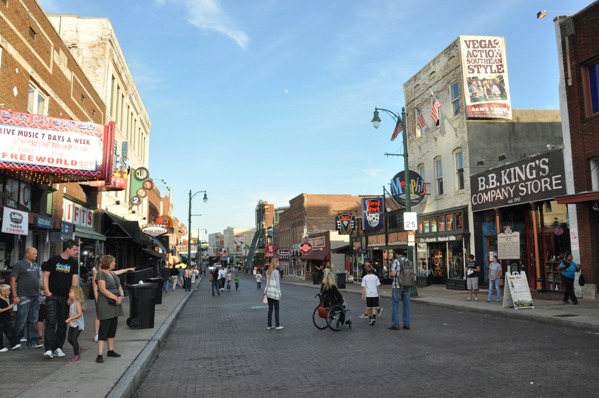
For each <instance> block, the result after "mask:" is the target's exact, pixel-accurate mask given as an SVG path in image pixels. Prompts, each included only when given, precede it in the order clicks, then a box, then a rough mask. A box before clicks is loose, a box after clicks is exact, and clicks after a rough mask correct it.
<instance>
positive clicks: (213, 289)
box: [212, 279, 220, 296]
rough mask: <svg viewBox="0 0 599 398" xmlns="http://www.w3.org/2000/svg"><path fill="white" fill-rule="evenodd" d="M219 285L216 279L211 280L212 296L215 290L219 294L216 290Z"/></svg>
mask: <svg viewBox="0 0 599 398" xmlns="http://www.w3.org/2000/svg"><path fill="white" fill-rule="evenodd" d="M219 286H220V284H219V283H218V280H216V279H215V280H213V281H212V295H213V296H214V292H215V291H216V293H218V295H219V296H220V292H219V291H218V290H219V288H220V287H219Z"/></svg>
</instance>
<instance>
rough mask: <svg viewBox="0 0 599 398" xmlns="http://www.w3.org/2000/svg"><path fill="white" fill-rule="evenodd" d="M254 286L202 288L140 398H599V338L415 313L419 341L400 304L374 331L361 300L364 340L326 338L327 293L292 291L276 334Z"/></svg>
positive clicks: (438, 312)
mask: <svg viewBox="0 0 599 398" xmlns="http://www.w3.org/2000/svg"><path fill="white" fill-rule="evenodd" d="M249 278H250V277H249V276H247V275H245V274H242V279H241V286H240V290H239V291H238V292H236V291H235V290H234V288H233V290H232V291H231V292H224V293H221V296H220V297H218V296H217V297H212V296H211V294H210V284H209V283H208V282H207V281H204V282H202V284H201V285H200V286H199V287H198V289H197V290H196V291H195V292H194V293H193V295H192V296H191V298H190V299H189V301H188V302H187V304H186V306H185V307H184V309H183V310H182V311H181V313H180V315H179V317H178V318H177V321H176V323H175V325H174V327H173V328H172V329H171V332H170V335H169V337H168V338H167V339H166V343H165V344H164V345H163V346H162V347H161V348H160V351H159V355H158V358H157V360H156V361H155V362H154V363H153V365H152V367H151V369H150V371H149V373H148V374H147V375H146V377H145V379H144V380H143V382H142V383H141V385H140V387H139V388H138V389H137V391H136V395H135V396H136V397H140V398H141V397H158V396H161V397H163V396H175V397H202V396H215V397H234V396H237V397H265V396H276V397H304V396H305V397H315V396H316V397H319V396H331V397H334V396H344V397H357V396H369V395H374V396H392V395H393V396H412V397H454V396H457V395H461V396H466V397H480V396H485V397H524V396H526V397H541V396H542V397H563V396H579V397H595V396H599V381H598V379H597V377H596V375H597V374H599V361H598V360H597V358H599V334H598V333H596V332H592V331H588V330H586V331H585V330H580V329H578V328H571V327H567V326H563V325H562V326H560V325H557V326H554V325H547V324H543V323H538V322H531V321H528V320H524V319H513V318H509V317H507V318H506V317H501V316H496V315H494V314H486V313H477V312H471V311H469V310H455V309H451V308H444V307H438V306H431V305H424V304H422V303H415V302H413V303H412V330H410V331H405V330H400V331H391V330H388V329H387V327H388V326H389V325H390V319H391V311H390V310H391V304H390V301H389V299H387V298H384V299H383V302H382V305H383V307H384V311H383V314H382V317H381V318H382V319H379V320H378V321H377V323H376V325H375V326H372V327H371V326H369V325H368V324H367V321H366V320H363V319H358V317H357V316H358V315H359V314H360V313H361V311H362V310H363V304H362V303H361V301H360V297H359V295H357V294H354V293H349V292H344V296H345V299H346V301H347V302H348V304H349V307H350V308H351V309H352V311H353V313H352V317H353V320H354V327H353V328H352V330H349V329H348V328H347V327H346V328H345V329H343V330H342V331H340V332H333V331H331V330H328V329H327V330H322V331H321V330H318V329H316V328H315V327H314V325H313V324H312V311H313V310H314V307H315V305H316V299H314V298H313V297H314V294H315V293H316V289H314V288H312V287H306V286H295V285H289V284H283V286H282V290H283V298H282V300H281V324H282V325H283V326H284V327H285V329H283V330H280V331H276V330H267V329H266V312H267V306H266V305H264V304H262V302H261V295H260V291H258V290H257V289H256V284H255V282H254V281H253V280H251V279H249ZM481 304H483V303H481ZM485 304H486V303H485Z"/></svg>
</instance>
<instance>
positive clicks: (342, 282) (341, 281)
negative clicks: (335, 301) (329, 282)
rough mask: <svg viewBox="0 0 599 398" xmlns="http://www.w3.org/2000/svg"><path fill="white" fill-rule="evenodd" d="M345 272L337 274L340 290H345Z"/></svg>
mask: <svg viewBox="0 0 599 398" xmlns="http://www.w3.org/2000/svg"><path fill="white" fill-rule="evenodd" d="M345 277H346V275H345V272H339V273H338V274H337V287H338V288H339V289H345Z"/></svg>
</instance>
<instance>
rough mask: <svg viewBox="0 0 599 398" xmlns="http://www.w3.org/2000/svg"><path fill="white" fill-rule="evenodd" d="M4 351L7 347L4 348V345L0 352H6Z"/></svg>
mask: <svg viewBox="0 0 599 398" xmlns="http://www.w3.org/2000/svg"><path fill="white" fill-rule="evenodd" d="M6 351H8V348H6V347H4V348H2V349H1V350H0V352H6Z"/></svg>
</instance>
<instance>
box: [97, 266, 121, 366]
mask: <svg viewBox="0 0 599 398" xmlns="http://www.w3.org/2000/svg"><path fill="white" fill-rule="evenodd" d="M115 266H116V259H115V258H114V257H113V256H110V255H105V256H102V258H100V271H99V272H98V274H97V276H96V284H97V285H98V303H97V307H96V311H97V316H98V319H99V320H100V329H99V331H98V356H97V357H96V362H97V363H103V362H104V345H107V346H108V352H107V353H106V356H107V357H113V358H118V357H120V356H121V354H118V353H117V352H115V351H114V337H115V336H116V327H117V324H118V317H119V316H123V315H124V313H123V307H122V304H123V298H124V296H125V295H124V293H123V288H122V286H121V281H120V279H119V277H118V276H117V275H116V274H115V273H114V272H113V270H114V268H115Z"/></svg>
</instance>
